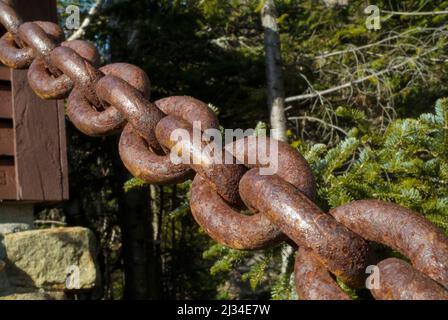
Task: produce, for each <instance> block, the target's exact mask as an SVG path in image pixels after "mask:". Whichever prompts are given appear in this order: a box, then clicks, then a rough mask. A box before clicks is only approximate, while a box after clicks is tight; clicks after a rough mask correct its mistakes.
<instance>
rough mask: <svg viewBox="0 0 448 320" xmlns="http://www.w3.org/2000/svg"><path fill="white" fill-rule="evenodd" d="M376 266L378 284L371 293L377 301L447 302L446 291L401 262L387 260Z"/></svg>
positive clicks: (392, 259) (447, 294) (393, 259)
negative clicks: (378, 277) (378, 278)
mask: <svg viewBox="0 0 448 320" xmlns="http://www.w3.org/2000/svg"><path fill="white" fill-rule="evenodd" d="M377 266H378V268H379V275H380V284H379V288H378V289H372V290H371V291H372V294H373V296H374V297H375V298H376V299H378V300H448V291H446V290H445V289H444V288H443V287H442V286H440V285H439V284H438V283H437V282H435V281H433V280H432V279H431V278H429V277H427V276H425V275H424V274H422V273H420V272H418V271H417V270H415V269H414V268H413V267H412V266H411V265H410V264H408V263H406V262H404V261H403V260H400V259H396V258H389V259H386V260H383V261H381V262H380V263H379V264H378V265H377Z"/></svg>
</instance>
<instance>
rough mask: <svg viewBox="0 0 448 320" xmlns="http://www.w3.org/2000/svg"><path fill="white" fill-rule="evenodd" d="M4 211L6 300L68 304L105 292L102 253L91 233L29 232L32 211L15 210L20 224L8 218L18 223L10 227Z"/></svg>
mask: <svg viewBox="0 0 448 320" xmlns="http://www.w3.org/2000/svg"><path fill="white" fill-rule="evenodd" d="M3 208H4V207H0V210H1V211H2V212H1V214H0V300H48V299H52V300H54V299H56V300H62V299H67V298H68V297H73V296H74V295H80V294H86V293H92V292H94V291H95V290H96V289H99V287H100V286H99V284H100V273H99V271H98V264H97V260H96V257H97V249H96V244H95V238H94V235H93V233H92V232H91V231H90V230H88V229H85V228H78V227H75V228H52V229H42V230H27V229H30V225H29V219H28V218H29V214H28V213H26V212H25V214H24V211H23V210H20V212H19V211H17V212H14V220H11V219H8V221H14V222H8V223H6V221H1V220H5V219H6V217H7V215H6V214H4V213H6V212H5V210H3ZM17 213H19V214H17ZM20 213H21V214H22V216H20ZM10 217H11V216H10ZM26 217H28V218H26ZM27 219H28V220H27ZM31 222H32V220H31ZM24 230H27V231H24Z"/></svg>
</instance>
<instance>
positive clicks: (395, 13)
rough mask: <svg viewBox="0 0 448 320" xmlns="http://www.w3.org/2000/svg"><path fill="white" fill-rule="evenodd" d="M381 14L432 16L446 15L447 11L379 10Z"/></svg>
mask: <svg viewBox="0 0 448 320" xmlns="http://www.w3.org/2000/svg"><path fill="white" fill-rule="evenodd" d="M381 12H384V13H387V14H391V15H397V16H398V15H400V16H434V15H440V14H448V11H426V12H425V11H420V12H419V11H414V12H402V11H388V10H381Z"/></svg>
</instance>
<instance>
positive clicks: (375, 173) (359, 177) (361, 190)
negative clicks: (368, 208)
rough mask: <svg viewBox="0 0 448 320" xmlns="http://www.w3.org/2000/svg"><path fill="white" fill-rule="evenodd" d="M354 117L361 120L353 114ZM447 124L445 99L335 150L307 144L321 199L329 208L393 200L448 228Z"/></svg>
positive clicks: (360, 133) (364, 132)
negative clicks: (359, 201)
mask: <svg viewBox="0 0 448 320" xmlns="http://www.w3.org/2000/svg"><path fill="white" fill-rule="evenodd" d="M351 120H352V121H354V122H356V121H360V120H361V121H362V120H363V119H362V117H361V118H359V117H358V116H357V115H356V114H355V115H354V116H352V117H351ZM447 123H448V99H441V100H438V101H437V103H436V106H435V112H434V113H427V114H422V115H421V116H420V117H419V118H417V119H400V120H396V121H394V122H393V123H391V124H390V126H389V127H388V128H387V129H386V130H385V132H375V131H374V130H368V129H365V130H361V129H359V128H358V130H352V131H351V132H354V135H353V136H349V137H347V138H345V139H344V140H343V141H341V142H340V143H338V144H337V145H335V146H334V147H332V148H329V149H328V148H327V147H326V146H325V145H322V144H316V145H313V146H310V147H308V148H306V149H307V150H306V152H305V158H306V159H307V160H308V161H309V163H310V164H311V167H312V169H313V171H314V173H315V176H316V177H317V183H318V186H319V201H320V202H321V204H322V205H323V206H324V207H325V208H327V209H328V208H333V207H336V206H339V205H342V204H344V203H347V202H350V201H352V200H356V199H369V198H374V199H381V200H385V201H391V202H395V203H398V204H401V205H403V206H405V207H408V208H412V209H414V210H416V211H418V212H420V213H422V214H424V215H425V216H426V217H427V218H428V219H429V220H431V221H433V222H434V223H436V224H437V225H438V226H440V227H441V228H442V229H444V230H445V232H447V231H448V228H447V222H448V220H447V219H448V206H447V204H448V197H447V194H448V175H447V168H448V151H447V150H448V148H447V147H448V136H447V129H448V126H447Z"/></svg>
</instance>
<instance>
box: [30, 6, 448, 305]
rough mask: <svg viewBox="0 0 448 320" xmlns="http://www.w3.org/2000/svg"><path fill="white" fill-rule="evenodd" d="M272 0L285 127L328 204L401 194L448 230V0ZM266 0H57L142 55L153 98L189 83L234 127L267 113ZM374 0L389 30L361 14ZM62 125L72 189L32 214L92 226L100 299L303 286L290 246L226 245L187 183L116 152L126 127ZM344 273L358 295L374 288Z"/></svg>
mask: <svg viewBox="0 0 448 320" xmlns="http://www.w3.org/2000/svg"><path fill="white" fill-rule="evenodd" d="M274 3H275V6H276V11H277V16H276V22H277V25H278V28H279V36H280V43H281V57H282V67H281V69H280V71H281V75H282V77H283V83H284V90H283V93H284V97H285V104H284V110H285V111H284V115H285V121H284V125H285V126H286V131H285V134H286V136H287V140H288V142H289V143H290V144H291V145H292V146H293V147H294V148H297V149H298V150H299V151H300V152H302V154H303V155H304V156H305V157H306V158H307V160H308V161H309V163H310V164H311V166H312V169H313V171H314V173H315V176H316V180H317V185H318V199H317V201H318V204H319V205H320V207H321V208H322V209H324V210H328V209H330V208H333V207H336V206H339V205H341V204H344V203H347V202H350V201H352V200H355V199H367V198H369V199H370V198H373V199H382V200H387V201H392V202H396V203H399V204H401V205H403V206H406V207H409V208H412V209H414V210H416V211H418V212H420V213H421V214H422V215H424V216H425V217H427V218H428V219H429V220H430V221H432V222H433V223H435V224H436V225H438V226H439V227H440V228H442V229H443V230H444V231H445V232H446V233H447V234H448V136H447V130H448V100H444V99H443V98H444V97H445V96H448V85H447V78H448V77H447V74H448V73H447V72H446V71H447V69H448V51H447V32H448V30H447V24H448V12H447V11H445V9H447V8H448V1H434V0H406V1H392V0H380V1H364V0H276V1H275V2H274ZM265 4H266V0H264V1H263V0H262V1H259V0H229V1H224V0H222V1H221V0H132V1H131V0H79V1H74V0H71V1H69V0H58V11H59V14H60V24H61V26H62V27H64V28H65V31H66V33H67V36H68V37H70V36H72V37H73V38H75V37H82V38H83V39H87V40H90V41H92V42H94V43H95V44H96V46H97V47H98V48H99V50H100V51H101V53H102V56H103V61H102V63H103V64H107V63H111V62H128V63H133V64H135V65H137V66H139V67H141V68H143V69H144V70H145V71H146V72H147V73H148V75H149V77H150V79H151V85H152V91H151V100H156V99H159V98H163V97H167V96H172V95H190V96H193V97H195V98H197V99H200V100H202V101H204V102H206V103H208V104H209V105H210V107H211V108H212V109H213V110H214V111H215V112H216V113H217V114H218V116H219V119H220V122H221V125H222V126H223V127H224V128H243V129H247V128H269V127H270V125H271V123H270V119H271V115H270V109H269V107H268V94H267V85H266V83H267V80H266V73H265V72H266V65H265V62H266V60H265V56H266V52H265V46H264V29H263V24H262V19H261V16H262V14H263V10H262V9H263V6H264V5H265ZM371 4H374V5H376V6H377V7H378V8H379V14H380V22H381V26H380V28H379V29H371V28H368V26H369V24H367V25H366V19H368V18H369V16H370V15H371V12H370V13H366V12H365V11H364V10H365V9H366V8H367V7H368V6H369V5H371ZM69 5H77V6H79V8H80V9H81V22H86V23H84V24H83V25H82V30H80V31H78V32H76V30H70V29H67V28H66V24H65V22H66V19H67V17H68V16H69V13H67V12H66V8H67V6H69ZM86 18H87V19H86ZM67 132H68V146H69V148H68V150H69V166H70V201H68V202H66V203H64V204H62V205H59V206H57V207H41V208H37V210H36V220H38V221H39V223H40V224H41V225H42V226H44V227H49V226H52V227H58V226H61V225H67V226H75V225H76V226H84V227H88V228H90V229H91V230H93V231H94V233H95V234H96V236H97V239H98V244H99V260H100V270H101V275H102V280H103V281H102V288H100V290H98V292H97V293H96V294H95V295H94V298H102V299H151V298H159V299H246V298H252V299H297V295H296V294H295V290H294V284H293V277H292V270H293V260H294V252H293V250H291V249H290V247H289V245H287V244H284V245H280V246H278V247H275V248H272V249H269V250H265V251H256V252H246V251H236V250H231V249H228V248H226V247H223V246H221V245H218V244H216V243H215V242H214V241H213V240H211V239H210V238H209V237H208V236H207V235H206V234H205V232H204V231H203V230H202V229H200V227H199V226H198V225H197V224H196V223H195V221H194V219H193V218H192V216H191V214H190V211H189V206H188V196H189V195H188V193H189V188H190V182H186V183H183V184H180V185H172V186H163V187H160V186H153V185H147V184H145V183H143V182H142V181H140V180H138V179H133V178H132V177H131V176H130V175H129V173H128V172H127V171H126V169H125V168H124V167H123V165H122V164H121V162H120V159H119V155H118V150H117V139H118V137H116V136H112V137H103V138H90V137H87V136H84V135H83V134H81V133H79V132H78V131H77V130H76V129H75V128H74V127H73V126H72V125H71V124H70V122H69V121H67ZM379 249H381V248H379ZM380 252H381V253H382V254H384V256H391V255H397V253H395V252H392V251H390V250H387V249H385V248H383V250H380ZM339 284H340V285H341V287H342V288H344V290H346V291H348V292H350V294H351V295H352V297H353V298H357V299H370V298H371V296H370V293H369V292H367V291H365V290H351V289H350V288H348V287H347V286H345V285H344V284H343V283H342V282H339Z"/></svg>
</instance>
